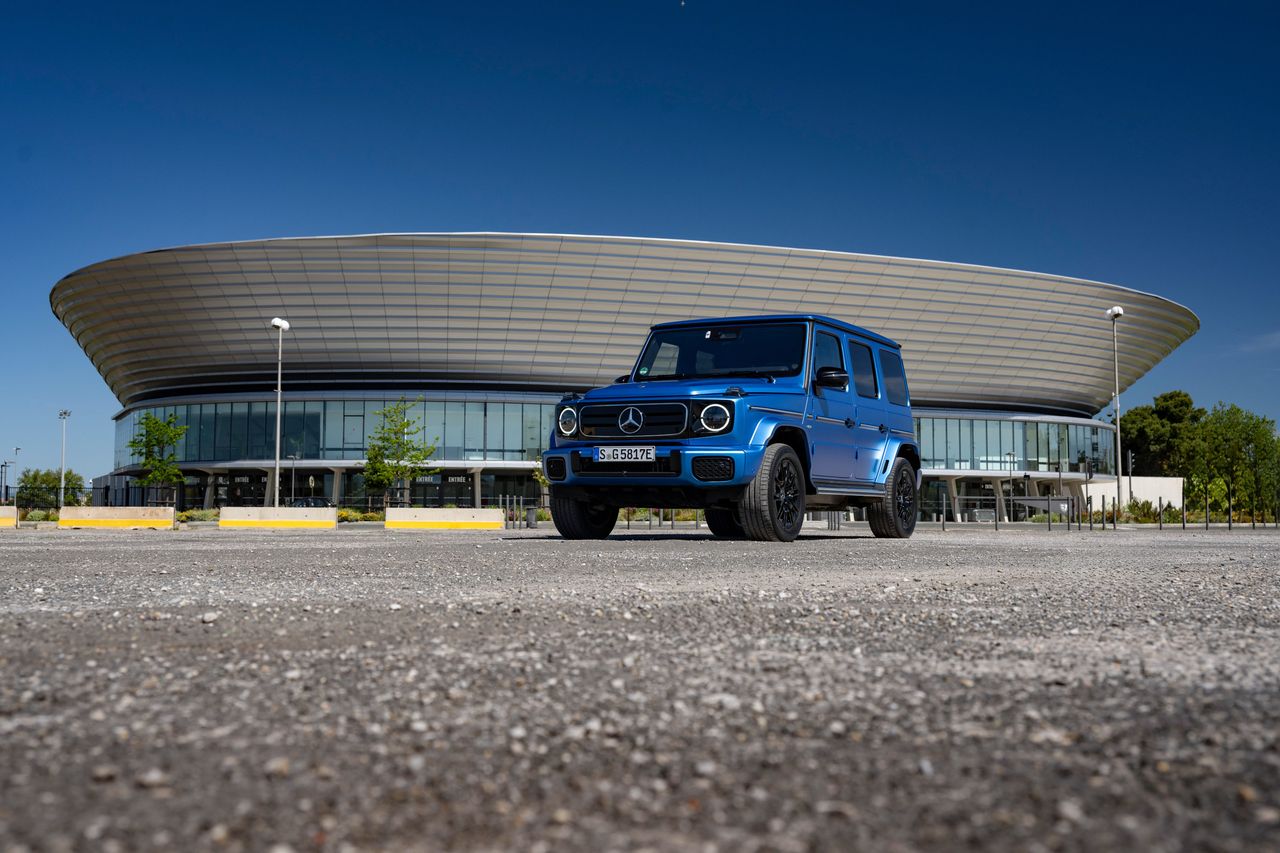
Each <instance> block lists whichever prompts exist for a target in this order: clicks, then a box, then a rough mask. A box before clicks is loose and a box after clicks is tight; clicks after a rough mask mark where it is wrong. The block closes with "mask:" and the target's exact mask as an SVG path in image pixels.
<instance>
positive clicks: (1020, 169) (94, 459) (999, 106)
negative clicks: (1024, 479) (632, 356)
mask: <svg viewBox="0 0 1280 853" xmlns="http://www.w3.org/2000/svg"><path fill="white" fill-rule="evenodd" d="M46 7H47V8H46ZM899 8H900V9H901V11H899ZM1277 8H1278V7H1276V6H1275V5H1274V4H1271V3H1258V4H1256V5H1255V4H1235V3H1221V4H1208V3H1203V4H1197V5H1194V6H1183V5H1181V4H1177V3H1158V4H1151V5H1150V6H1142V5H1137V4H1123V3H1107V4H1101V5H1097V6H1090V5H1087V4H1079V3H1072V4H1065V5H1062V4H1059V5H1057V6H1053V7H1051V8H1050V7H1045V6H1044V4H1034V3H1032V4H1028V3H1016V4H1009V5H999V4H984V3H975V4H968V3H954V2H952V3H939V4H936V5H934V4H929V3H913V4H894V3H879V4H870V3H867V4H859V3H848V2H841V3H830V4H823V3H800V2H795V3H789V2H772V3H751V2H739V0H718V2H712V0H686V2H685V3H684V4H682V3H681V2H680V0H646V2H621V0H619V2H599V0H596V2H552V3H531V2H523V3H510V4H505V3H465V2H464V3H448V4H434V3H430V2H414V3H407V2H406V3H386V4H377V3H365V4H354V5H353V4H349V3H343V4H335V5H332V6H329V5H326V4H324V3H316V2H309V3H305V4H296V5H294V4H285V3H253V4H244V5H240V4H235V3H206V4H188V3H170V4H156V5H155V6H154V8H149V7H146V6H141V5H134V4H128V3H121V4H114V3H94V4H90V5H80V4H77V3H74V2H72V3H59V4H40V3H22V4H19V3H9V4H6V6H5V10H4V15H3V18H2V20H0V260H2V261H3V266H0V305H2V306H3V310H2V311H0V331H2V338H0V340H2V343H3V347H2V350H0V364H2V365H3V366H0V377H3V378H0V389H2V390H0V411H2V412H3V417H0V451H2V452H3V454H4V457H5V458H12V447H13V446H15V445H21V446H22V447H23V450H22V452H21V454H20V456H19V457H18V459H19V464H20V465H21V466H24V467H25V466H28V465H36V466H41V467H56V466H57V464H58V451H59V432H58V420H57V412H58V410H59V409H60V408H64V407H65V408H70V409H71V410H72V412H73V415H72V418H71V422H70V433H69V437H70V438H69V446H68V464H69V465H70V466H71V467H73V468H75V469H77V470H79V471H81V472H82V473H84V474H86V475H89V476H92V475H96V474H101V473H105V472H106V471H107V470H109V468H110V466H111V458H110V445H111V440H112V434H113V428H112V425H111V422H110V417H111V415H112V414H114V413H115V412H116V411H118V409H119V405H118V403H117V401H116V400H115V399H114V398H113V397H112V396H111V394H110V392H109V391H108V390H107V388H106V385H105V384H104V383H103V382H102V380H101V379H100V377H99V376H98V375H97V373H96V372H95V371H94V369H93V368H92V366H91V365H90V363H89V361H88V359H87V358H86V357H85V356H84V354H83V353H82V351H81V350H80V349H79V347H78V346H77V345H76V343H75V341H74V340H73V339H72V338H71V336H70V335H69V334H68V333H67V332H66V330H65V329H64V328H63V327H62V326H61V325H60V324H59V323H58V322H57V321H56V320H55V319H54V317H53V314H52V313H51V311H50V310H49V302H48V294H49V289H50V288H51V287H52V286H53V284H54V282H56V281H57V280H58V279H59V278H60V277H61V276H63V275H65V274H66V273H68V272H70V271H72V270H74V269H76V268H78V267H80V266H83V265H85V264H89V263H93V262H95V261H99V260H104V259H106V258H109V257H114V256H117V255H122V254H127V253H130V252H137V251H142V250H146V249H153V248H159V247H164V246H173V245H181V244H186V243H202V242H211V241H221V240H241V239H256V238H265V237H284V236H307V235H319V234H349V233H364V232H379V231H455V230H456V231H491V230H492V231H541V232H573V233H589V234H619V235H631V236H652V237H675V238H685V239H701V240H725V241H732V242H745V243H768V244H775V245H784V246H798V247H811V248H820V249H832V250H843V251H855V252H871V253H876V254H887V255H902V256H908V257H920V258H932V259H938V260H945V261H957V262H966V263H976V264H993V265H996V266H1005V267H1016V268H1020V269H1028V270H1036V271H1039V272H1046V273H1054V274H1058V275H1069V276H1078V277H1082V278H1090V279H1097V280H1101V281H1106V282H1111V283H1115V284H1120V285H1124V286H1127V287H1132V288H1137V289H1139V290H1145V291H1149V292H1152V293H1156V294H1160V295H1162V296H1165V297H1168V298H1171V299H1174V300H1176V301H1178V302H1181V303H1183V304H1184V305H1187V306H1188V307H1190V308H1191V309H1192V310H1194V311H1195V312H1196V313H1197V314H1198V315H1199V316H1200V319H1201V321H1202V329H1201V331H1200V333H1199V334H1197V335H1196V336H1195V337H1194V338H1192V339H1191V340H1190V341H1189V342H1188V343H1186V344H1185V345H1183V346H1182V347H1181V348H1180V349H1179V350H1178V351H1177V352H1175V353H1174V355H1173V356H1172V357H1170V358H1169V359H1167V360H1166V361H1165V362H1163V363H1162V364H1161V365H1160V366H1158V367H1157V368H1156V369H1155V370H1154V371H1152V372H1151V373H1150V374H1148V376H1147V377H1146V378H1145V379H1143V380H1142V381H1141V382H1140V383H1139V384H1137V385H1136V386H1134V388H1133V389H1131V390H1129V391H1128V392H1126V394H1125V395H1124V403H1125V406H1126V408H1127V407H1128V406H1131V405H1134V404H1137V403H1141V402H1149V401H1150V399H1151V397H1152V396H1154V395H1155V394H1158V393H1160V392H1162V391H1166V390H1169V389H1172V388H1184V389H1186V390H1188V391H1190V392H1191V394H1192V395H1193V397H1194V398H1195V399H1196V401H1197V402H1198V403H1200V404H1202V405H1211V404H1212V403H1214V402H1215V401H1217V400H1227V401H1229V402H1236V403H1239V404H1241V405H1243V406H1245V407H1247V408H1250V409H1253V410H1254V411H1258V412H1261V413H1263V414H1266V415H1268V416H1269V417H1272V418H1280V391H1277V388H1278V387H1280V287H1278V282H1277V279H1276V264H1275V260H1274V256H1275V254H1276V250H1277V247H1278V246H1280V237H1278V235H1280V229H1278V228H1277V225H1278V224H1280V217H1278V216H1277V214H1278V213H1280V159H1278V153H1280V73H1278V70H1277V69H1278V67H1280V66H1278V62H1280V60H1278V57H1280V49H1278V47H1277V46H1278V45H1280V12H1277V11H1276V9H1277ZM849 319H852V320H854V321H856V320H857V318H849ZM1099 322H1100V323H1105V322H1106V321H1105V318H1099ZM156 333H157V334H164V333H166V332H165V330H163V329H162V328H161V321H160V318H157V330H156ZM171 333H173V334H180V330H172V332H171Z"/></svg>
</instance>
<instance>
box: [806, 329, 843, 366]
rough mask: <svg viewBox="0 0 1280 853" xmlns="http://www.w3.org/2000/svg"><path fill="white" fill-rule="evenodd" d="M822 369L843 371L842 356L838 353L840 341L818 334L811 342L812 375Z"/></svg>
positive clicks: (824, 333) (824, 334) (822, 333)
mask: <svg viewBox="0 0 1280 853" xmlns="http://www.w3.org/2000/svg"><path fill="white" fill-rule="evenodd" d="M824 367H835V368H838V369H840V370H844V354H843V353H841V352H840V339H839V338H837V337H836V336H835V335H828V334H827V333H826V332H818V336H817V338H815V339H814V342H813V375H814V376H817V375H818V371H819V370H821V369H822V368H824Z"/></svg>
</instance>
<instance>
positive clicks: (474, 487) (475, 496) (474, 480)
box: [468, 468, 484, 509]
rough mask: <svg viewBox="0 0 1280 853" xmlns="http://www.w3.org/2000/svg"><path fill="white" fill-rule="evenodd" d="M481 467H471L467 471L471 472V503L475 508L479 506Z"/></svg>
mask: <svg viewBox="0 0 1280 853" xmlns="http://www.w3.org/2000/svg"><path fill="white" fill-rule="evenodd" d="M482 470H484V469H482V468H471V469H469V471H468V473H470V474H471V504H472V506H474V507H475V508H476V509H479V508H480V472H481V471H482Z"/></svg>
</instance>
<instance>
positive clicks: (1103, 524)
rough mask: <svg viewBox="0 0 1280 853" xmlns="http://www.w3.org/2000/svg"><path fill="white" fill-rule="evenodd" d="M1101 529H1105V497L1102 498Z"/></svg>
mask: <svg viewBox="0 0 1280 853" xmlns="http://www.w3.org/2000/svg"><path fill="white" fill-rule="evenodd" d="M1102 529H1103V530H1106V529H1107V496H1106V495H1103V496H1102Z"/></svg>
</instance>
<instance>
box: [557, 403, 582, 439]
mask: <svg viewBox="0 0 1280 853" xmlns="http://www.w3.org/2000/svg"><path fill="white" fill-rule="evenodd" d="M556 423H557V424H558V425H559V427H560V434H561V435H573V434H574V433H575V432H577V431H578V413H577V412H576V411H574V410H573V409H561V410H560V414H559V416H558V417H557V418H556Z"/></svg>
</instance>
